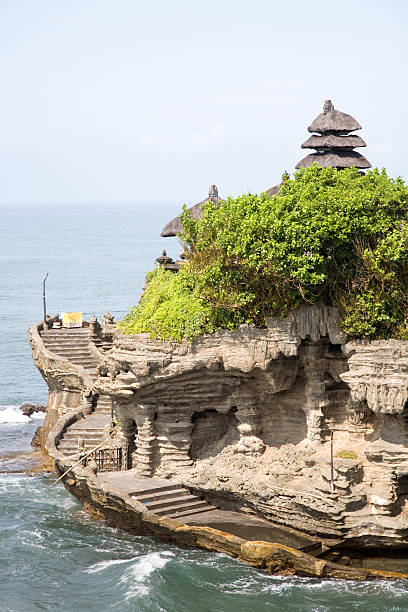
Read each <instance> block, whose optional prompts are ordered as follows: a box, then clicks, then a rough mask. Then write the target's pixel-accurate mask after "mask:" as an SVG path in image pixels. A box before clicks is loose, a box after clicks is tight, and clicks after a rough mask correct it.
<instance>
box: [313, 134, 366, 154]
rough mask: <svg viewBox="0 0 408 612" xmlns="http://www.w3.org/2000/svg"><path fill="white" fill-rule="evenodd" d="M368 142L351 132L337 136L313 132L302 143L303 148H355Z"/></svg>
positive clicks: (364, 145) (322, 149)
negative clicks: (320, 134) (319, 134)
mask: <svg viewBox="0 0 408 612" xmlns="http://www.w3.org/2000/svg"><path fill="white" fill-rule="evenodd" d="M366 146H367V145H366V143H365V142H364V140H363V139H362V138H360V136H356V135H355V134H351V135H349V136H336V134H323V136H317V134H313V136H310V138H308V139H307V140H306V142H304V143H303V144H302V149H318V150H321V151H324V150H325V149H333V148H335V149H354V148H355V147H366Z"/></svg>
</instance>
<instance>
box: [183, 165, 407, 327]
mask: <svg viewBox="0 0 408 612" xmlns="http://www.w3.org/2000/svg"><path fill="white" fill-rule="evenodd" d="M407 211H408V189H407V187H406V186H405V185H404V183H403V181H402V180H401V179H396V180H393V179H391V178H389V177H388V176H387V174H386V172H385V170H383V171H382V172H379V171H378V170H373V171H370V172H368V173H367V174H366V175H361V174H360V173H359V172H358V171H357V170H356V169H354V168H350V169H346V170H341V171H338V170H336V169H335V168H320V167H317V166H313V167H311V168H307V169H301V170H300V171H299V172H297V173H296V174H295V178H294V179H293V180H287V181H285V182H284V183H283V185H282V187H281V195H280V196H274V197H272V198H268V196H267V194H266V193H264V194H261V195H260V196H258V195H251V194H249V195H243V196H240V197H238V198H236V199H232V198H229V199H228V200H227V201H226V202H225V203H224V204H222V205H220V206H217V205H215V204H213V203H212V202H209V203H208V204H207V205H206V207H205V209H204V212H203V217H202V219H201V220H200V221H195V220H194V219H192V218H191V216H190V214H189V213H188V211H186V210H184V212H183V213H182V225H183V234H182V236H181V237H182V241H183V244H184V248H185V252H186V255H187V260H188V264H187V265H188V267H189V270H190V271H191V273H192V274H193V277H194V286H195V290H196V291H197V292H198V295H200V297H201V298H202V299H203V300H204V301H205V302H206V303H208V304H209V305H211V306H212V308H213V309H214V310H215V315H214V317H213V322H214V325H216V326H217V325H221V326H223V327H227V328H234V327H236V326H237V325H238V324H239V323H249V324H252V325H256V326H264V325H265V320H266V318H267V317H268V316H271V315H275V316H284V315H286V314H287V313H288V311H289V310H290V309H292V308H296V307H297V306H299V305H300V304H301V303H309V304H313V303H315V302H318V301H322V302H324V303H326V304H327V305H335V306H337V307H338V308H339V310H340V314H341V326H342V328H343V330H344V331H345V332H346V333H347V334H348V335H350V336H357V337H371V338H388V337H391V336H392V337H404V338H405V337H407V336H408V326H407V322H408V301H407V300H408V291H407V290H408V248H407V246H408V223H407Z"/></svg>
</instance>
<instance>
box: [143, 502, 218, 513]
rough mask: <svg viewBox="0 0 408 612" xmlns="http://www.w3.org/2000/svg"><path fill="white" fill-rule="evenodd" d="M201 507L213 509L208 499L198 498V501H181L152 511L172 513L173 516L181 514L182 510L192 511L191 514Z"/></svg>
mask: <svg viewBox="0 0 408 612" xmlns="http://www.w3.org/2000/svg"><path fill="white" fill-rule="evenodd" d="M201 508H205V509H206V510H209V509H210V508H211V509H212V506H210V505H209V504H207V502H206V501H203V500H202V499H198V498H196V501H189V502H186V503H184V504H183V503H179V504H178V505H169V506H164V507H162V508H160V509H159V510H152V512H154V513H155V514H157V515H158V516H168V515H169V514H172V515H173V516H174V515H175V516H180V513H181V512H186V511H187V510H188V511H192V512H191V514H193V513H194V512H195V511H196V510H199V509H201Z"/></svg>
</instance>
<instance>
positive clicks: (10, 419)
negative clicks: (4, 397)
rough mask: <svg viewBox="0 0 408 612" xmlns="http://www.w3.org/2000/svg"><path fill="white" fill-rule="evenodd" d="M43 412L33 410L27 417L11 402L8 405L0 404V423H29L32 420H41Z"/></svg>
mask: <svg viewBox="0 0 408 612" xmlns="http://www.w3.org/2000/svg"><path fill="white" fill-rule="evenodd" d="M43 418H44V413H43V412H33V414H32V416H31V417H29V416H27V415H26V414H23V413H22V412H21V410H20V408H19V407H18V406H14V405H12V404H10V405H8V406H4V405H3V406H0V423H30V422H31V421H32V420H36V421H37V420H38V421H39V420H42V419H43Z"/></svg>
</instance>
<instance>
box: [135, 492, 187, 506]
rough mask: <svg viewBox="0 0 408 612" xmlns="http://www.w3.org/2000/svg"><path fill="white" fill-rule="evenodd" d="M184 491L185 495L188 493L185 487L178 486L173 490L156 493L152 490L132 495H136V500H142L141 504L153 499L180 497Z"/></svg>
mask: <svg viewBox="0 0 408 612" xmlns="http://www.w3.org/2000/svg"><path fill="white" fill-rule="evenodd" d="M184 493H187V495H189V494H190V493H189V491H187V489H182V488H178V489H174V490H173V491H167V492H164V493H160V492H159V493H156V492H155V491H154V490H153V492H152V493H145V494H144V495H134V496H133V497H136V499H137V501H140V502H142V503H143V504H146V503H149V502H153V501H159V500H162V499H171V498H173V497H179V496H180V497H181V496H182V495H183V494H184Z"/></svg>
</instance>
